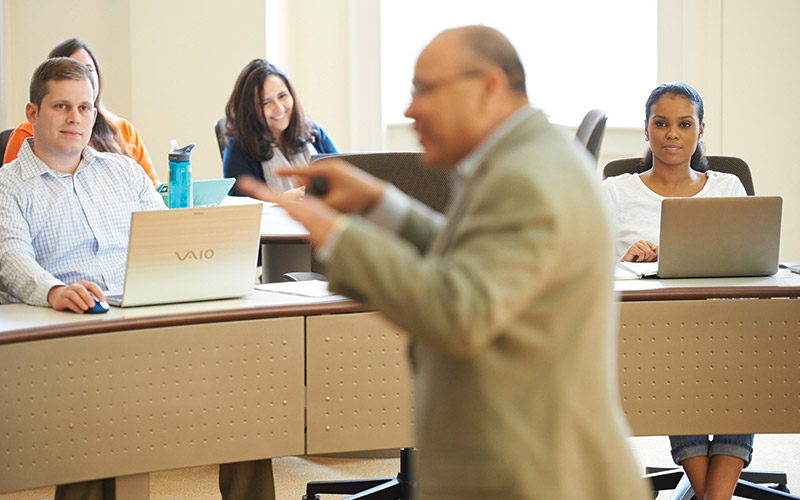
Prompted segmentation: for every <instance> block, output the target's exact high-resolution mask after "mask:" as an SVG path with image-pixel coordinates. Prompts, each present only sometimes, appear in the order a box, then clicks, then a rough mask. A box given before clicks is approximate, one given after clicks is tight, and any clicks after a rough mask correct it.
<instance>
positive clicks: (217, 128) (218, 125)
mask: <svg viewBox="0 0 800 500" xmlns="http://www.w3.org/2000/svg"><path fill="white" fill-rule="evenodd" d="M226 123H227V120H226V119H225V118H220V119H219V120H217V121H215V122H214V133H215V134H217V145H218V146H219V156H220V157H222V152H223V151H225V144H226V143H227V142H228V139H227V137H226V136H225V124H226Z"/></svg>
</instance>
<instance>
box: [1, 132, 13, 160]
mask: <svg viewBox="0 0 800 500" xmlns="http://www.w3.org/2000/svg"><path fill="white" fill-rule="evenodd" d="M13 131H14V129H13V128H9V129H6V130H3V131H2V132H0V167H2V166H3V165H2V163H3V155H5V154H6V146H8V138H9V137H10V136H11V132H13Z"/></svg>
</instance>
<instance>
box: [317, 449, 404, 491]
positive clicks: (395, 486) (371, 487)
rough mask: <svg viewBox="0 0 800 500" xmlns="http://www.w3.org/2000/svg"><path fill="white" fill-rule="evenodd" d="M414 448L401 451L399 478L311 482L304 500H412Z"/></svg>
mask: <svg viewBox="0 0 800 500" xmlns="http://www.w3.org/2000/svg"><path fill="white" fill-rule="evenodd" d="M414 451H415V449H414V448H401V449H400V472H399V473H398V474H397V477H386V478H380V479H355V480H344V481H311V482H309V483H308V484H306V494H305V495H303V500H322V499H321V498H320V496H319V495H320V494H323V495H325V494H327V495H350V496H348V497H345V498H343V499H342V500H410V498H411V496H412V493H413V491H414V488H415V486H416V483H415V482H414V480H413V478H412V472H411V469H412V460H413V457H414Z"/></svg>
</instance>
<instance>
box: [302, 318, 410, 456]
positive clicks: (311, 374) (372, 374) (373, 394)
mask: <svg viewBox="0 0 800 500" xmlns="http://www.w3.org/2000/svg"><path fill="white" fill-rule="evenodd" d="M407 351H408V336H407V335H405V334H404V333H403V332H402V330H400V329H398V328H397V327H395V326H393V325H392V324H390V323H389V322H388V321H386V320H385V319H384V318H383V316H382V315H380V314H377V313H361V314H345V315H341V314H340V315H328V316H313V317H308V318H307V319H306V377H307V381H306V385H307V388H308V389H307V390H308V396H307V398H308V399H307V407H308V408H307V414H306V417H307V420H308V422H307V434H308V435H307V444H306V452H307V453H309V454H315V453H332V452H346V451H357V450H378V449H385V448H401V447H404V446H413V437H412V434H413V432H412V429H413V427H412V420H413V418H412V413H413V407H412V399H413V394H412V389H411V369H410V366H409V363H408V356H407Z"/></svg>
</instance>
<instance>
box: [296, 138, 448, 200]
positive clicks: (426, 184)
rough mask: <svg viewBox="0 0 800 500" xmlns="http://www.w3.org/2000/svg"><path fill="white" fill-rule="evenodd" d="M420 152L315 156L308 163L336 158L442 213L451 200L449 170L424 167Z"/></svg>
mask: <svg viewBox="0 0 800 500" xmlns="http://www.w3.org/2000/svg"><path fill="white" fill-rule="evenodd" d="M421 154H422V153H406V152H399V153H398V152H384V153H345V154H341V153H339V154H328V155H314V156H312V157H311V162H312V163H313V162H314V161H316V160H318V159H321V158H326V157H332V156H333V157H337V158H341V159H343V160H345V161H346V162H348V163H351V164H353V165H355V166H356V167H358V168H360V169H362V170H364V171H366V172H368V173H370V174H372V175H374V176H375V177H377V178H379V179H383V180H385V181H387V182H390V183H392V184H394V185H395V186H396V187H397V188H398V189H399V190H400V191H403V192H404V193H406V194H407V195H409V196H411V197H413V198H416V199H417V200H419V201H421V202H422V203H424V204H426V205H428V206H429V207H431V208H432V209H434V210H436V211H437V212H444V210H445V208H446V207H447V204H448V202H449V201H450V170H448V169H442V168H425V167H423V166H422V164H421V163H420V156H421Z"/></svg>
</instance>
